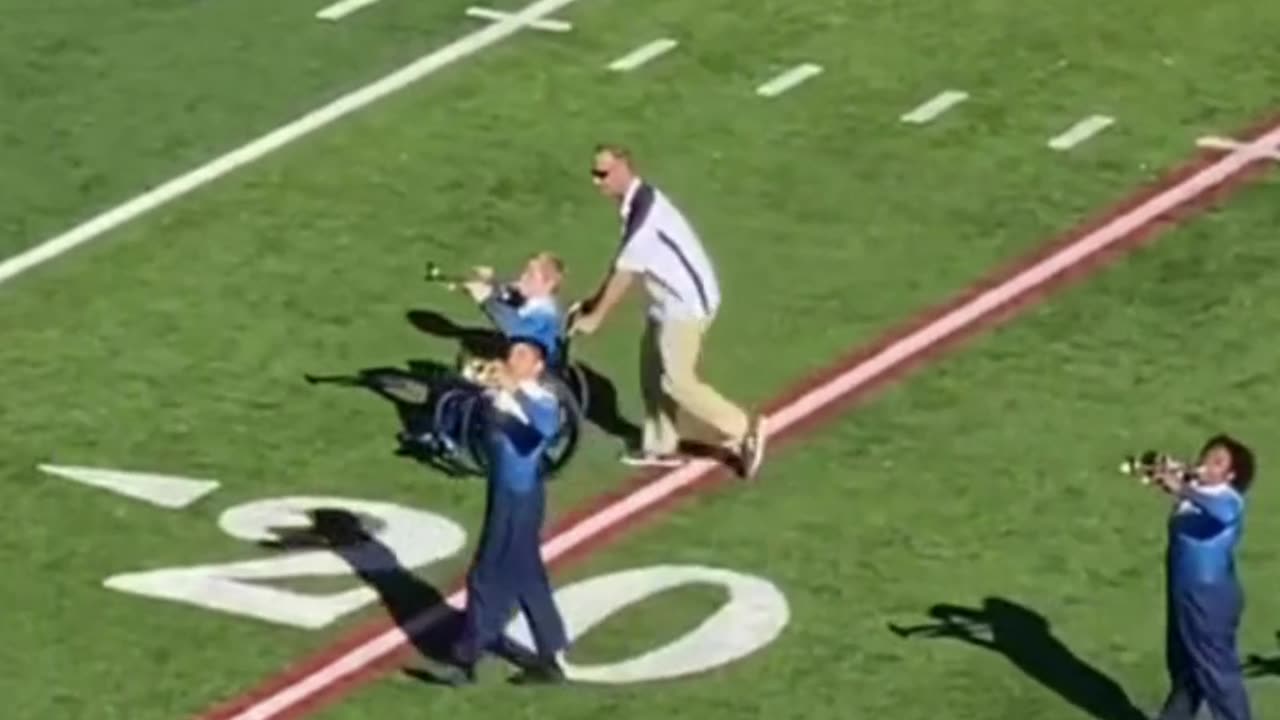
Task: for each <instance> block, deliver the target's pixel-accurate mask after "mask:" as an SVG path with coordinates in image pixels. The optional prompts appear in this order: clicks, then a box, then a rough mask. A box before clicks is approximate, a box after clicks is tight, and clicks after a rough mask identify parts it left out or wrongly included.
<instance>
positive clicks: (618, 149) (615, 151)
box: [596, 142, 631, 167]
mask: <svg viewBox="0 0 1280 720" xmlns="http://www.w3.org/2000/svg"><path fill="white" fill-rule="evenodd" d="M600 153H608V154H610V155H612V156H614V157H615V158H617V159H619V160H621V161H622V162H623V163H625V164H626V165H627V167H631V150H629V149H627V148H626V147H625V146H623V145H618V144H617V143H609V142H602V143H596V154H597V155H599V154H600Z"/></svg>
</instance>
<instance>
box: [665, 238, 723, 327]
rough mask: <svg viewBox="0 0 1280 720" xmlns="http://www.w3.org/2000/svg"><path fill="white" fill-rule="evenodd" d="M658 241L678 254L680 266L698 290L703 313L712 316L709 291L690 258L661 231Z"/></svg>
mask: <svg viewBox="0 0 1280 720" xmlns="http://www.w3.org/2000/svg"><path fill="white" fill-rule="evenodd" d="M658 239H659V240H661V241H662V243H663V244H664V245H666V246H667V247H668V248H670V249H671V252H673V253H675V254H676V258H677V259H679V260H680V264H681V265H683V266H684V269H685V271H686V272H688V273H689V277H690V278H691V279H692V280H693V286H694V287H695V288H697V290H698V299H699V300H701V301H702V311H703V312H705V313H706V314H708V315H710V314H711V303H710V302H709V301H708V300H707V289H706V287H705V286H704V285H703V284H702V277H701V276H700V275H698V271H697V270H694V269H693V263H691V262H689V258H687V257H685V255H684V251H683V250H681V249H680V246H679V245H677V244H676V241H675V240H672V239H671V236H669V235H667V234H666V233H664V232H662V231H661V230H659V231H658Z"/></svg>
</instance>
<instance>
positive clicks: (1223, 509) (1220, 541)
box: [1169, 485, 1245, 590]
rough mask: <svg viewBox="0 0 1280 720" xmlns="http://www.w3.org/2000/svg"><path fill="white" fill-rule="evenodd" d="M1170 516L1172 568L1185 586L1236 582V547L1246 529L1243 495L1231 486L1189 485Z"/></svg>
mask: <svg viewBox="0 0 1280 720" xmlns="http://www.w3.org/2000/svg"><path fill="white" fill-rule="evenodd" d="M1177 497H1178V505H1177V507H1176V508H1175V509H1174V512H1173V516H1172V517H1171V518H1170V519H1169V565H1170V567H1169V570H1170V579H1171V581H1172V583H1173V585H1174V587H1177V588H1181V589H1183V590H1188V589H1193V588H1203V587H1208V586H1214V587H1217V586H1221V585H1222V584H1223V583H1228V584H1233V583H1235V582H1236V577H1235V549H1236V546H1237V545H1238V544H1239V542H1240V537H1241V535H1242V534H1243V532H1244V513H1245V502H1244V497H1243V496H1242V495H1240V493H1238V492H1236V491H1235V490H1234V489H1232V488H1225V487H1224V488H1221V489H1209V488H1201V487H1196V486H1194V485H1188V486H1186V487H1184V488H1183V489H1182V490H1180V491H1179V492H1178V494H1177Z"/></svg>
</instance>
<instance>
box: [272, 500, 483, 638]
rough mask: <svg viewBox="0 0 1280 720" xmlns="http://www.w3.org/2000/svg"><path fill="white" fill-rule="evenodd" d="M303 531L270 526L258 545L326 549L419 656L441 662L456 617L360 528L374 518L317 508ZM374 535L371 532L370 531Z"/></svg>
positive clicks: (454, 630)
mask: <svg viewBox="0 0 1280 720" xmlns="http://www.w3.org/2000/svg"><path fill="white" fill-rule="evenodd" d="M309 515H310V520H311V525H310V526H309V527H304V528H296V527H290V528H273V529H272V534H273V535H274V536H275V537H276V538H277V539H275V540H267V541H263V542H262V543H260V544H261V545H262V546H263V547H268V548H272V549H275V550H288V551H298V550H317V549H323V550H330V551H332V552H333V553H335V554H336V555H338V557H340V558H342V559H343V560H345V561H346V562H347V564H348V565H350V566H351V568H352V570H353V571H354V572H355V574H356V576H357V577H359V578H360V579H361V580H363V581H364V582H365V583H367V584H368V585H369V587H371V588H373V590H374V591H375V592H377V593H378V598H379V600H381V602H382V605H383V607H385V608H386V610H387V614H388V615H390V617H391V619H392V620H393V621H394V622H395V623H396V625H398V626H400V628H401V629H402V630H404V631H405V635H407V636H408V637H410V638H411V639H412V641H413V645H414V647H415V648H416V649H417V651H418V652H419V653H421V654H422V656H423V657H426V658H429V659H432V660H436V661H440V662H443V661H446V660H447V659H448V657H449V651H450V648H451V647H452V645H453V642H454V640H455V639H456V638H457V635H458V632H459V631H460V629H461V623H462V616H461V613H459V612H458V611H457V610H455V609H454V608H453V607H451V606H450V605H448V604H447V603H445V601H444V596H443V595H441V594H440V591H439V590H437V589H436V588H435V587H434V586H432V585H431V584H430V583H428V582H426V581H424V580H422V579H421V578H419V577H418V576H417V575H414V574H413V573H412V572H410V571H409V570H407V569H406V568H405V567H404V566H402V565H401V564H400V561H399V560H398V559H397V558H396V556H395V553H394V552H392V551H391V549H390V548H388V547H387V546H386V545H383V544H382V543H381V542H379V541H378V540H377V539H376V538H375V537H373V535H371V534H370V533H369V531H368V530H367V529H366V524H370V525H371V524H373V523H374V522H376V521H375V520H372V519H369V518H361V517H358V516H357V515H355V514H354V513H352V512H350V511H348V510H342V509H324V508H322V509H317V510H313V511H311V512H310V513H309ZM375 531H376V530H375Z"/></svg>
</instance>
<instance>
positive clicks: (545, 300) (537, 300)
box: [516, 295, 560, 315]
mask: <svg viewBox="0 0 1280 720" xmlns="http://www.w3.org/2000/svg"><path fill="white" fill-rule="evenodd" d="M559 310H560V306H559V305H558V304H557V303H556V299H555V296H553V295H540V296H538V297H531V298H525V300H524V304H522V305H521V306H520V309H519V310H517V311H516V312H518V313H520V314H521V315H528V314H529V313H534V312H559Z"/></svg>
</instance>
